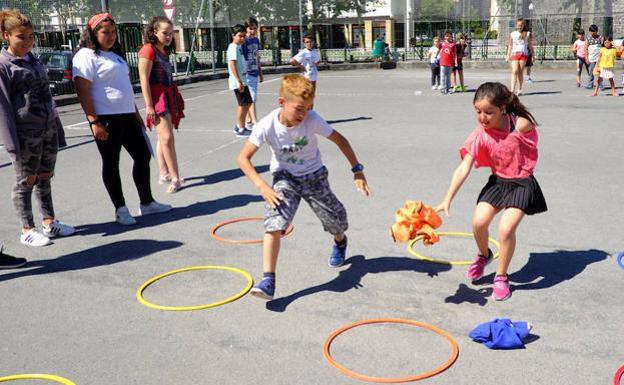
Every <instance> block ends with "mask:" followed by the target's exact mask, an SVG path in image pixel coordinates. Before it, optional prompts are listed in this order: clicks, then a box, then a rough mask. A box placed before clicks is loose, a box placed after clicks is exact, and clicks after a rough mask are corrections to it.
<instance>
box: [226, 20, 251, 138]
mask: <svg viewBox="0 0 624 385" xmlns="http://www.w3.org/2000/svg"><path fill="white" fill-rule="evenodd" d="M245 32H246V30H245V26H243V25H241V24H236V25H235V26H234V27H233V28H232V42H231V43H230V45H229V46H228V50H227V62H228V72H229V74H230V76H229V79H228V85H229V88H230V89H231V90H233V91H234V95H235V96H236V101H237V102H238V107H237V109H236V127H234V133H235V134H236V136H240V137H244V136H249V134H251V131H250V130H248V129H246V128H245V118H246V117H247V112H249V106H251V103H252V100H251V94H250V93H249V88H248V87H247V77H246V76H245V72H246V70H247V69H246V68H245V67H246V64H245V57H244V56H243V51H242V49H241V46H242V44H243V43H244V42H245Z"/></svg>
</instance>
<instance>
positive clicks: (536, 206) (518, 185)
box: [477, 175, 548, 215]
mask: <svg viewBox="0 0 624 385" xmlns="http://www.w3.org/2000/svg"><path fill="white" fill-rule="evenodd" d="M478 202H487V203H489V204H491V205H492V206H494V207H496V208H500V209H503V208H509V207H515V208H519V209H520V210H522V211H524V213H525V214H527V215H533V214H539V213H543V212H544V211H546V210H548V207H547V206H546V199H544V194H543V193H542V189H541V188H540V185H539V184H538V183H537V180H536V179H535V177H533V175H531V176H530V177H528V178H520V179H505V178H500V177H498V176H496V175H490V178H489V179H488V182H487V184H486V185H485V187H483V189H482V190H481V193H480V194H479V198H478V199H477V203H478Z"/></svg>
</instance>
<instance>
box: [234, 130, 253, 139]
mask: <svg viewBox="0 0 624 385" xmlns="http://www.w3.org/2000/svg"><path fill="white" fill-rule="evenodd" d="M234 133H235V134H236V136H237V137H239V138H246V137H248V136H249V135H251V130H248V129H246V128H243V129H242V130H241V129H238V130H234Z"/></svg>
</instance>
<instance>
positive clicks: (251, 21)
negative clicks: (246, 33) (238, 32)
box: [245, 16, 258, 28]
mask: <svg viewBox="0 0 624 385" xmlns="http://www.w3.org/2000/svg"><path fill="white" fill-rule="evenodd" d="M252 25H255V26H256V27H257V26H258V20H256V18H255V17H252V16H249V17H248V18H247V19H246V20H245V28H249V27H251V26H252Z"/></svg>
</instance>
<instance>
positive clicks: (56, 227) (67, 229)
mask: <svg viewBox="0 0 624 385" xmlns="http://www.w3.org/2000/svg"><path fill="white" fill-rule="evenodd" d="M75 232H76V229H74V228H73V227H72V226H70V225H67V224H65V223H63V222H59V221H58V220H56V219H55V220H54V222H52V223H50V224H49V225H43V235H45V236H46V237H49V238H54V237H66V236H68V235H72V234H73V233H75Z"/></svg>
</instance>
